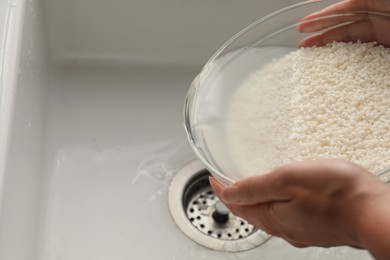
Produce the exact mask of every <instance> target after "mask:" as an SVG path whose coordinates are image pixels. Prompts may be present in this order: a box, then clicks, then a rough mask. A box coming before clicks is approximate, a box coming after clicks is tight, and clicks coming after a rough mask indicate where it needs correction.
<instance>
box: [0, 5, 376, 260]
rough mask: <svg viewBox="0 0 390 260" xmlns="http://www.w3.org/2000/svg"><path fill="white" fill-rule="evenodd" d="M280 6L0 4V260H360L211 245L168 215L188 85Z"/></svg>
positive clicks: (182, 156) (278, 247) (344, 252)
mask: <svg viewBox="0 0 390 260" xmlns="http://www.w3.org/2000/svg"><path fill="white" fill-rule="evenodd" d="M3 2H6V1H3ZM287 3H291V1H287V0H279V1H273V4H272V5H267V6H263V4H262V3H261V1H257V0H256V1H255V0H253V1H246V3H245V5H242V3H239V2H237V3H228V2H226V3H223V2H221V1H215V2H208V3H207V4H206V6H205V3H203V2H199V1H193V2H188V1H179V0H171V1H155V0H144V1H120V0H114V1H91V0H82V1H80V0H77V1H76V0H69V1H50V0H43V1H39V0H26V1H24V0H13V1H10V2H7V3H1V6H0V8H2V9H1V10H0V11H1V12H0V13H7V14H9V16H8V15H7V17H8V18H7V19H9V21H8V22H7V23H5V26H6V27H3V28H7V30H3V31H6V32H8V33H7V34H6V33H4V34H3V35H5V36H4V38H6V39H5V40H4V41H2V43H1V44H2V45H1V50H2V52H1V54H0V58H1V62H2V63H1V64H2V65H4V66H3V67H2V70H1V71H2V72H1V74H0V75H1V76H2V77H1V78H0V84H1V85H0V86H1V87H2V96H1V110H0V165H1V168H0V185H1V187H0V189H1V190H0V191H1V193H0V194H1V195H0V199H1V204H0V214H1V215H0V216H1V218H0V259H2V260H15V259H24V260H30V259H31V260H34V259H44V260H45V259H50V260H51V259H53V260H57V259H58V260H59V259H145V260H146V259H167V260H168V259H211V260H212V259H258V258H261V259H265V258H266V259H286V258H289V259H369V258H370V257H369V256H368V254H367V253H365V252H363V251H358V250H352V249H348V248H337V249H313V248H312V249H304V250H302V249H295V248H293V247H291V246H289V245H288V244H287V243H285V242H283V241H282V240H279V239H276V238H272V239H271V240H270V241H268V242H267V243H266V244H265V245H263V246H261V247H259V248H256V249H254V250H250V251H247V252H242V253H235V254H231V253H223V252H217V251H212V250H209V249H206V248H204V247H202V246H199V245H197V244H196V243H194V242H193V241H192V240H190V239H189V238H187V237H186V236H185V235H184V234H183V233H182V232H181V231H180V230H179V229H178V228H177V227H176V225H175V223H174V222H173V220H172V219H171V217H170V213H169V210H168V202H167V191H168V187H169V183H170V180H171V178H172V176H173V175H174V174H175V173H176V172H177V171H178V170H179V169H180V167H181V166H182V165H184V164H185V163H187V162H188V161H189V160H191V159H193V158H194V156H193V155H192V153H191V151H190V149H189V147H188V145H187V141H186V138H185V133H184V130H183V129H182V103H183V101H184V96H185V94H186V92H187V89H188V87H189V85H190V82H191V81H192V79H193V78H194V77H195V75H196V74H197V72H198V71H199V70H200V67H201V65H202V64H203V63H205V62H206V60H207V58H208V57H209V56H211V54H212V53H213V52H214V51H215V48H216V47H217V46H219V45H220V44H221V43H223V42H224V41H225V40H226V39H227V38H228V37H229V36H231V35H232V34H233V33H235V32H237V31H238V30H239V29H241V28H242V27H244V26H245V25H246V24H249V23H250V22H251V21H253V20H255V19H256V18H258V17H259V16H262V15H264V14H266V13H269V12H270V11H272V10H275V9H278V8H280V7H281V6H283V5H286V4H287ZM207 5H209V6H207ZM259 10H261V12H260V11H259ZM43 11H45V12H43ZM237 12H239V13H240V14H241V15H242V17H243V18H242V21H240V22H238V21H236V19H231V17H236V15H235V14H237ZM216 13H218V14H220V16H219V17H215V14H216ZM243 14H245V15H243ZM153 19H155V20H153ZM1 22H3V21H1ZM336 256H337V257H336Z"/></svg>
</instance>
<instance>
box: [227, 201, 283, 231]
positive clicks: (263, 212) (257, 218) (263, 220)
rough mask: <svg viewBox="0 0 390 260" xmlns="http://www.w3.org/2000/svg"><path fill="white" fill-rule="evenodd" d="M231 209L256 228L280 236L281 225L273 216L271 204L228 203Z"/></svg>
mask: <svg viewBox="0 0 390 260" xmlns="http://www.w3.org/2000/svg"><path fill="white" fill-rule="evenodd" d="M226 206H227V207H228V208H229V210H230V211H231V212H232V213H233V214H234V215H236V216H238V217H240V218H242V219H245V220H246V221H248V222H249V223H250V224H252V225H254V226H255V227H256V228H258V229H260V230H262V231H264V232H266V233H267V234H270V235H272V236H278V237H279V236H280V231H279V225H277V224H276V223H277V221H276V220H275V219H273V218H272V217H271V215H275V214H272V213H271V212H270V210H272V206H271V204H260V205H255V206H246V205H237V204H226Z"/></svg>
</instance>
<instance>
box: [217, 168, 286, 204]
mask: <svg viewBox="0 0 390 260" xmlns="http://www.w3.org/2000/svg"><path fill="white" fill-rule="evenodd" d="M279 175H280V174H277V173H269V174H264V175H258V176H253V177H249V178H246V179H243V180H240V181H237V182H235V183H233V184H232V185H230V186H229V187H227V188H224V187H223V186H222V185H220V184H219V183H218V181H217V180H215V179H214V178H213V180H212V182H211V183H212V186H213V188H214V191H215V192H216V194H217V196H218V197H219V198H220V199H221V200H222V201H223V202H224V203H225V204H240V205H253V204H261V203H269V202H274V201H289V200H290V197H289V196H288V194H287V193H286V192H285V189H283V187H282V186H283V185H284V181H282V180H280V177H281V176H279Z"/></svg>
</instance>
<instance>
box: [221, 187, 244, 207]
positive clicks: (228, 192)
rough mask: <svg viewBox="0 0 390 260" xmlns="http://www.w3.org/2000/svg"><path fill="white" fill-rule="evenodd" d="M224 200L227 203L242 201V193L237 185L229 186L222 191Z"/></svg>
mask: <svg viewBox="0 0 390 260" xmlns="http://www.w3.org/2000/svg"><path fill="white" fill-rule="evenodd" d="M222 197H223V200H224V201H225V202H226V203H238V202H240V193H239V190H238V188H237V187H235V186H234V185H233V186H229V187H227V188H226V189H224V190H223V192H222Z"/></svg>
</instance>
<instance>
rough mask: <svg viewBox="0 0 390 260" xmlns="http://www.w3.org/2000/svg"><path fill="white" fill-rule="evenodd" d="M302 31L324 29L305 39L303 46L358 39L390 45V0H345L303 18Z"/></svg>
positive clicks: (302, 42) (300, 26) (299, 26)
mask: <svg viewBox="0 0 390 260" xmlns="http://www.w3.org/2000/svg"><path fill="white" fill-rule="evenodd" d="M332 27H333V28H332ZM324 29H327V30H325V31H324V32H320V31H321V30H324ZM298 31H300V32H304V33H316V32H320V33H319V34H317V35H314V36H309V37H307V38H305V39H303V40H302V41H301V42H300V47H310V46H313V45H316V46H322V45H325V44H327V43H330V42H332V41H343V42H349V41H352V42H356V41H357V40H361V41H362V42H373V41H375V42H378V43H379V44H382V45H384V46H390V1H389V0H344V1H341V2H339V3H336V4H334V5H331V6H329V7H327V8H325V9H323V10H321V11H319V12H316V13H313V14H311V15H309V16H306V17H304V18H302V19H301V20H300V23H299V25H298Z"/></svg>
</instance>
